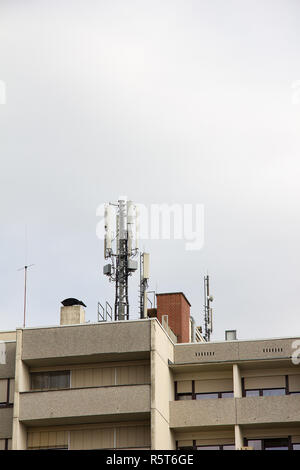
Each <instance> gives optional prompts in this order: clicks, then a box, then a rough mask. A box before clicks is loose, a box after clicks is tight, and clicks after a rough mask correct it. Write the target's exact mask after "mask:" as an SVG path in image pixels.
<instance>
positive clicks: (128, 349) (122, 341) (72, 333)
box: [22, 320, 150, 365]
mask: <svg viewBox="0 0 300 470" xmlns="http://www.w3.org/2000/svg"><path fill="white" fill-rule="evenodd" d="M149 351H150V322H149V321H148V320H146V321H142V320H140V321H136V322H119V323H103V324H84V325H76V326H61V327H56V328H37V329H26V330H24V332H23V351H22V359H23V361H26V362H27V363H29V364H31V365H33V364H41V365H42V364H51V363H56V364H58V363H62V362H64V363H66V362H69V363H70V362H72V361H73V362H74V361H75V362H82V361H84V362H89V361H91V360H94V361H101V360H103V361H104V360H118V356H119V355H120V354H122V359H124V360H125V359H126V358H127V359H130V358H135V359H139V358H141V357H140V356H141V354H140V355H139V353H145V352H149Z"/></svg>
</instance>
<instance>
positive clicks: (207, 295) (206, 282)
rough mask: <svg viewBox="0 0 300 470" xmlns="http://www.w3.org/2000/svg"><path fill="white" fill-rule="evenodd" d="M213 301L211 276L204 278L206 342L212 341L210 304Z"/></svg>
mask: <svg viewBox="0 0 300 470" xmlns="http://www.w3.org/2000/svg"><path fill="white" fill-rule="evenodd" d="M212 301H213V297H212V296H211V295H210V293H209V275H208V274H207V276H204V329H205V335H204V338H205V340H206V341H210V335H211V333H212V309H211V307H210V302H212Z"/></svg>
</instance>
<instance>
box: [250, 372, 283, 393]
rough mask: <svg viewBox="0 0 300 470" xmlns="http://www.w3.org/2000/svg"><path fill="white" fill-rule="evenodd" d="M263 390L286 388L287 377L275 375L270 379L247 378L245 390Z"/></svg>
mask: <svg viewBox="0 0 300 470" xmlns="http://www.w3.org/2000/svg"><path fill="white" fill-rule="evenodd" d="M262 388H285V376H284V375H273V376H269V377H246V378H245V389H246V390H251V389H252V390H253V389H255V390H256V389H262Z"/></svg>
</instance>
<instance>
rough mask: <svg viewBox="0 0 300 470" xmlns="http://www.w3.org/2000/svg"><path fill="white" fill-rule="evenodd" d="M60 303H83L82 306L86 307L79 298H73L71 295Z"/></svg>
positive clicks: (70, 305)
mask: <svg viewBox="0 0 300 470" xmlns="http://www.w3.org/2000/svg"><path fill="white" fill-rule="evenodd" d="M61 303H62V304H63V306H64V307H72V305H83V307H86V305H85V304H84V303H83V302H82V301H81V300H77V299H73V298H72V297H70V298H69V299H65V300H63V301H62V302H61Z"/></svg>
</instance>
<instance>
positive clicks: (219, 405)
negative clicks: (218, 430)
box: [170, 398, 236, 430]
mask: <svg viewBox="0 0 300 470" xmlns="http://www.w3.org/2000/svg"><path fill="white" fill-rule="evenodd" d="M235 422H236V417H235V403H234V399H233V398H219V399H213V400H210V399H208V400H183V401H173V402H171V403H170V426H171V428H175V429H176V430H180V429H181V430H183V429H184V428H192V427H194V428H199V429H200V428H201V427H203V426H230V425H234V424H235Z"/></svg>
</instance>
